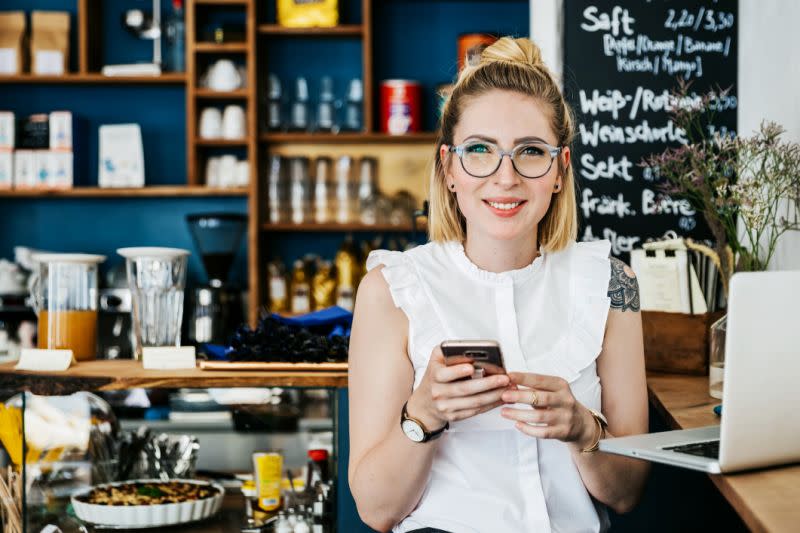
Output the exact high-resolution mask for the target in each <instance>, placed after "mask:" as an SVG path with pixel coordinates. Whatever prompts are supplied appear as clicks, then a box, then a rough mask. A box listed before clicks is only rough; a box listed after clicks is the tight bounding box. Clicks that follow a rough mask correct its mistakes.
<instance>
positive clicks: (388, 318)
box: [349, 37, 647, 533]
mask: <svg viewBox="0 0 800 533" xmlns="http://www.w3.org/2000/svg"><path fill="white" fill-rule="evenodd" d="M572 137H573V122H572V119H571V116H570V112H569V108H568V107H567V104H566V103H565V101H564V98H563V96H562V94H561V92H560V91H559V89H558V86H557V85H556V84H555V82H554V81H553V79H552V77H551V75H550V73H549V71H548V70H547V68H546V67H545V66H544V64H543V63H542V61H541V59H540V53H539V50H538V48H537V47H536V45H534V44H533V43H532V42H531V41H529V40H527V39H511V38H507V37H506V38H503V39H500V40H499V41H497V42H496V43H495V44H494V45H492V46H490V47H489V48H487V49H486V50H485V51H484V52H483V54H482V57H481V62H480V64H479V65H477V66H474V67H468V68H467V69H465V70H464V71H463V72H462V74H461V75H460V77H459V80H458V82H457V83H456V86H455V88H454V89H453V92H452V94H451V96H450V98H449V100H448V102H447V104H446V105H445V108H444V110H443V114H442V120H441V128H440V133H439V138H438V141H437V153H436V161H435V168H434V172H433V174H432V178H431V190H430V200H431V208H430V220H429V232H430V237H431V241H432V242H430V243H429V244H426V245H424V246H420V247H417V248H414V249H412V250H410V251H407V252H403V253H400V252H386V251H378V252H373V253H372V254H370V257H369V259H368V261H367V266H368V268H369V269H370V272H369V273H368V274H367V275H366V276H365V278H364V279H363V281H362V282H361V285H360V287H359V291H358V298H357V302H356V309H355V318H354V323H353V329H352V336H351V339H350V376H349V379H350V382H349V383H350V464H349V479H350V487H351V490H352V493H353V496H354V498H355V501H356V504H357V506H358V510H359V514H360V515H361V518H362V519H363V520H364V521H365V522H366V523H367V524H368V525H370V526H371V527H373V528H374V529H377V530H380V531H386V530H389V529H392V528H393V530H394V531H397V532H409V531H447V532H452V533H464V532H470V533H472V532H481V533H493V532H520V531H537V532H538V531H569V532H577V531H603V530H605V529H607V528H608V518H607V514H606V511H605V507H606V506H608V507H611V508H612V509H614V510H615V511H617V512H626V511H628V510H630V509H631V508H632V507H633V506H634V505H635V503H636V501H637V500H638V497H639V495H640V493H641V490H642V486H643V484H644V481H645V478H646V475H647V466H646V464H645V463H642V462H639V461H636V460H632V459H627V458H623V457H618V456H610V455H606V454H602V453H596V451H595V450H596V448H597V442H598V440H599V439H600V438H601V437H608V436H612V435H616V436H621V435H627V434H634V433H644V432H646V431H647V394H646V385H645V373H644V357H643V348H642V332H641V318H640V314H639V312H638V311H639V308H638V306H639V303H638V288H637V284H636V280H635V278H634V276H633V272H632V271H630V269H629V268H628V267H626V266H624V265H623V264H622V263H621V262H619V261H617V260H615V259H609V250H610V245H609V243H608V242H607V241H600V242H594V243H575V236H576V233H577V220H576V211H577V210H576V204H575V185H574V178H573V173H572V169H571V167H570V149H569V145H570V143H571V141H572ZM506 156H508V157H506ZM448 339H456V340H458V339H494V340H497V341H498V342H499V343H500V346H501V349H502V351H503V356H504V360H505V366H506V369H507V371H508V373H507V375H494V376H487V377H473V378H472V379H462V378H466V377H470V376H472V374H473V368H472V366H471V365H470V364H460V365H454V366H446V365H445V361H444V358H443V355H442V352H441V349H440V348H439V344H440V343H441V342H442V341H444V340H448ZM409 420H410V422H408V421H409ZM402 421H406V423H405V424H403V427H405V428H406V429H405V430H404V429H403V428H402V427H401V422H402ZM445 430H446V431H445ZM419 440H421V441H422V442H417V441H419Z"/></svg>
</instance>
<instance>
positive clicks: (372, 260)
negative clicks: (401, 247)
mask: <svg viewBox="0 0 800 533" xmlns="http://www.w3.org/2000/svg"><path fill="white" fill-rule="evenodd" d="M449 246H452V243H447V242H445V243H442V242H436V241H431V242H428V243H426V244H420V245H418V246H415V247H413V248H409V249H408V250H405V251H402V252H400V251H394V250H373V251H371V252H370V253H369V256H367V270H372V269H373V268H375V267H377V266H378V265H384V266H385V267H400V266H402V265H408V266H410V265H411V263H414V264H416V265H417V266H427V265H435V264H440V263H441V261H442V260H443V258H444V254H445V253H446V251H447V248H448V247H449Z"/></svg>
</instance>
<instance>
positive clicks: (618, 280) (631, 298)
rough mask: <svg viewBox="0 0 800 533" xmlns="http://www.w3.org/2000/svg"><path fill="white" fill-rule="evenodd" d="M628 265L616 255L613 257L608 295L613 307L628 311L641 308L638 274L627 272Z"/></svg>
mask: <svg viewBox="0 0 800 533" xmlns="http://www.w3.org/2000/svg"><path fill="white" fill-rule="evenodd" d="M625 268H626V265H625V263H623V262H622V261H620V260H619V259H617V258H616V257H612V258H611V279H609V281H608V297H609V298H611V308H612V309H620V310H621V311H626V310H627V309H630V310H631V311H634V312H636V311H638V310H639V282H638V281H636V276H630V275H628V273H627V272H625Z"/></svg>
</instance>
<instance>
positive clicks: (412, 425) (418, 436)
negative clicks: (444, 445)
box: [401, 420, 425, 442]
mask: <svg viewBox="0 0 800 533" xmlns="http://www.w3.org/2000/svg"><path fill="white" fill-rule="evenodd" d="M401 427H402V428H403V433H405V434H406V436H407V437H408V438H409V439H411V440H413V441H414V442H422V439H424V438H425V433H424V432H423V431H422V428H421V427H419V424H417V423H416V422H414V421H413V420H403V424H402V425H401Z"/></svg>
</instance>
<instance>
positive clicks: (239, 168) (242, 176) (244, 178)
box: [236, 159, 250, 187]
mask: <svg viewBox="0 0 800 533" xmlns="http://www.w3.org/2000/svg"><path fill="white" fill-rule="evenodd" d="M249 184H250V162H249V161H247V160H246V159H245V160H242V161H239V162H237V163H236V186H237V187H247V186H248V185H249Z"/></svg>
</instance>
